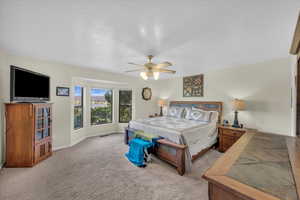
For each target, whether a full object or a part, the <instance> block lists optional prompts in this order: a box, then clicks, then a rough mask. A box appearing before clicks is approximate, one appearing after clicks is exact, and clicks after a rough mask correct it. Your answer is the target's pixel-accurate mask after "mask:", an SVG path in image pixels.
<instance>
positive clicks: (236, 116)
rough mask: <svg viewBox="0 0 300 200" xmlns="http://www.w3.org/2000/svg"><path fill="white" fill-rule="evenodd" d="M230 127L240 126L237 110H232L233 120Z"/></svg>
mask: <svg viewBox="0 0 300 200" xmlns="http://www.w3.org/2000/svg"><path fill="white" fill-rule="evenodd" d="M232 127H234V128H240V125H239V120H238V111H235V112H234V121H233V124H232Z"/></svg>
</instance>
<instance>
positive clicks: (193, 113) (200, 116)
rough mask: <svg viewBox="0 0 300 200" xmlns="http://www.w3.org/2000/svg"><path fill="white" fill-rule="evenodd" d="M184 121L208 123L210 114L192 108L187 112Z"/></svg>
mask: <svg viewBox="0 0 300 200" xmlns="http://www.w3.org/2000/svg"><path fill="white" fill-rule="evenodd" d="M186 119H190V120H196V121H203V122H210V120H211V112H210V111H205V110H201V109H198V108H192V109H191V110H190V111H189V114H188V115H187V116H186Z"/></svg>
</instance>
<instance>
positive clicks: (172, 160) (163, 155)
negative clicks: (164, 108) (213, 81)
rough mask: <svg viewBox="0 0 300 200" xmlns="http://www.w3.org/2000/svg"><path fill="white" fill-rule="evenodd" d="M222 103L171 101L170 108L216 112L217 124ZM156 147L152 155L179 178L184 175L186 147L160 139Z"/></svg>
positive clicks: (193, 159)
mask: <svg viewBox="0 0 300 200" xmlns="http://www.w3.org/2000/svg"><path fill="white" fill-rule="evenodd" d="M222 104H223V103H222V102H217V101H171V102H170V106H181V107H195V108H200V109H202V110H206V111H218V112H219V118H218V123H221V119H222V107H223V105H222ZM128 130H129V129H128V128H126V129H125V138H124V139H125V143H126V144H128V141H129V137H128ZM157 143H158V145H157V146H156V148H155V149H154V152H153V153H154V154H155V155H156V156H157V157H158V158H160V159H161V160H164V161H166V162H168V163H169V164H171V165H172V166H174V167H176V170H177V172H178V174H180V175H181V176H182V175H183V174H184V173H185V151H186V148H187V146H186V145H180V144H176V143H173V142H170V141H168V140H166V139H160V140H158V141H157ZM164 147H167V148H171V149H173V150H174V151H175V152H176V153H175V154H171V153H170V152H168V151H166V150H165V148H164ZM213 147H214V145H213V146H211V147H208V148H206V149H203V150H202V151H200V152H198V153H197V154H195V155H193V156H192V161H195V160H196V159H197V158H199V157H201V156H202V155H204V154H205V153H206V152H207V151H209V150H210V149H211V148H213Z"/></svg>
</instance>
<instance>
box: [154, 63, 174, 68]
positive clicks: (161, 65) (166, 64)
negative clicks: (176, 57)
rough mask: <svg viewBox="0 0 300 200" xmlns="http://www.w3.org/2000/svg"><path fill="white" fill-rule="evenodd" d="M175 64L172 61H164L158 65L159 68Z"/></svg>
mask: <svg viewBox="0 0 300 200" xmlns="http://www.w3.org/2000/svg"><path fill="white" fill-rule="evenodd" d="M172 65H173V64H172V63H170V62H163V63H159V64H157V65H156V67H157V68H164V67H169V66H172Z"/></svg>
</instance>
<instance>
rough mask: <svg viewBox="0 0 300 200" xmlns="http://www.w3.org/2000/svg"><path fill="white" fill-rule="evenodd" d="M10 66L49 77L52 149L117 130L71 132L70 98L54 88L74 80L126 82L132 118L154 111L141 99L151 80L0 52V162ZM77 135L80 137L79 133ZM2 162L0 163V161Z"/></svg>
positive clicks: (107, 127)
mask: <svg viewBox="0 0 300 200" xmlns="http://www.w3.org/2000/svg"><path fill="white" fill-rule="evenodd" d="M10 65H16V66H19V67H23V68H27V69H29V70H33V71H36V72H40V73H43V74H46V75H49V76H50V78H51V102H52V103H53V148H54V149H58V148H62V147H66V146H69V145H70V144H71V143H76V142H78V141H80V139H84V137H86V136H90V135H99V134H104V133H108V132H114V131H117V130H119V125H118V124H113V125H104V126H97V127H89V128H88V129H85V131H84V132H83V134H82V132H80V131H78V132H74V131H73V120H72V118H71V114H72V113H73V110H72V96H70V97H57V96H56V87H57V86H62V87H70V88H71V89H72V85H73V84H74V83H73V80H74V78H76V77H82V78H86V79H95V80H109V81H116V82H124V83H127V85H126V87H127V88H131V89H133V91H134V102H135V107H134V109H133V110H134V116H135V117H136V118H143V117H147V116H148V115H149V114H152V113H153V112H154V110H157V109H158V107H157V106H156V100H155V99H152V100H151V101H144V100H142V97H141V91H142V88H143V87H145V86H149V87H151V84H152V83H151V81H150V82H149V81H148V82H146V81H142V80H141V79H139V78H136V77H130V76H124V75H120V74H115V73H110V72H104V71H100V70H93V69H88V68H80V67H76V66H68V65H64V64H60V63H56V62H47V61H41V60H36V59H31V58H25V57H19V56H12V55H8V54H6V53H4V52H3V51H0V72H1V74H0V80H1V85H0V87H1V91H0V97H1V102H0V103H1V107H0V109H1V110H0V111H1V113H2V117H1V123H0V128H1V129H0V130H1V132H0V145H1V146H0V161H1V160H4V148H5V147H4V142H3V141H4V119H3V108H4V105H3V102H9V97H10V89H9V88H10ZM80 133H81V134H80ZM0 163H2V162H0Z"/></svg>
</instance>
